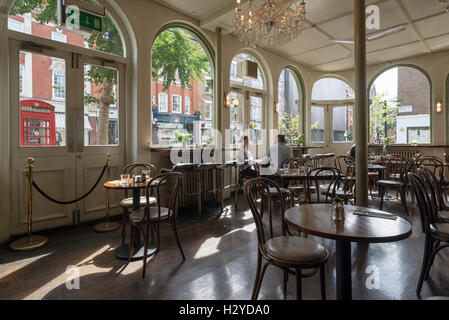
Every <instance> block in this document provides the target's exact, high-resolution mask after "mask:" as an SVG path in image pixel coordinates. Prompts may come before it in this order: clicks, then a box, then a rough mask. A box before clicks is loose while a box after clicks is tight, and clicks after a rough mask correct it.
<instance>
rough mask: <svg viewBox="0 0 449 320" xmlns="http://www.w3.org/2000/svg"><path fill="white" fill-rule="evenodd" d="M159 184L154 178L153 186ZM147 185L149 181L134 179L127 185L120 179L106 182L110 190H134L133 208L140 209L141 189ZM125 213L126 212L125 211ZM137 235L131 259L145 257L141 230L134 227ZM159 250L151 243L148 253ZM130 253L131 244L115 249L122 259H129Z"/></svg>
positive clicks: (148, 254) (152, 253) (151, 253)
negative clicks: (134, 181) (134, 180)
mask: <svg viewBox="0 0 449 320" xmlns="http://www.w3.org/2000/svg"><path fill="white" fill-rule="evenodd" d="M158 184H159V180H153V181H152V182H151V187H156V186H157V185H158ZM146 185H147V181H145V182H138V183H133V182H132V180H131V179H130V180H129V183H128V184H127V185H123V184H121V181H120V180H114V181H108V182H106V183H105V184H104V187H105V188H106V189H110V190H132V192H133V210H139V209H140V190H141V189H144V188H145V187H146ZM123 214H125V213H123ZM134 232H135V237H134V243H133V252H132V255H131V260H133V261H134V260H140V259H142V258H143V254H144V245H143V244H142V243H141V242H140V231H139V229H138V228H137V227H134ZM158 251H159V248H158V247H157V246H156V245H155V244H153V243H150V244H149V245H148V253H147V257H149V256H151V255H154V254H156V253H157V252H158ZM128 255H129V244H122V245H121V246H120V247H118V248H117V249H115V256H116V257H117V258H119V259H122V260H128Z"/></svg>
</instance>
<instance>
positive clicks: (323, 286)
mask: <svg viewBox="0 0 449 320" xmlns="http://www.w3.org/2000/svg"><path fill="white" fill-rule="evenodd" d="M320 282H321V300H326V266H325V265H324V264H323V265H322V266H321V267H320Z"/></svg>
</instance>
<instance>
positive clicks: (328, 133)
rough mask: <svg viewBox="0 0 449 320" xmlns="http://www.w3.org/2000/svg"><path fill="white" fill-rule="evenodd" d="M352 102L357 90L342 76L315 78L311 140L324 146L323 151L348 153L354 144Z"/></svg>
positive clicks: (340, 153)
mask: <svg viewBox="0 0 449 320" xmlns="http://www.w3.org/2000/svg"><path fill="white" fill-rule="evenodd" d="M353 105H354V91H353V90H352V88H351V87H350V86H349V85H348V84H347V83H346V82H344V81H343V80H340V79H336V78H322V79H320V80H318V81H316V82H315V83H314V85H313V90H312V105H311V110H310V124H311V127H310V143H311V144H312V145H314V146H318V147H320V148H323V152H332V153H335V154H336V155H342V154H345V153H346V152H347V151H348V150H349V149H350V147H351V145H352V144H353V134H354V133H353ZM320 152H321V150H320Z"/></svg>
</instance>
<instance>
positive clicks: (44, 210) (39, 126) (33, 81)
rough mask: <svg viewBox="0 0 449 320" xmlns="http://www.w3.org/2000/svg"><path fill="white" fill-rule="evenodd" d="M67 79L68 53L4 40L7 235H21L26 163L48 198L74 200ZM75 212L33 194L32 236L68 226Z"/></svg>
mask: <svg viewBox="0 0 449 320" xmlns="http://www.w3.org/2000/svg"><path fill="white" fill-rule="evenodd" d="M73 79H74V69H73V68H72V55H71V53H68V52H63V51H60V50H54V49H50V48H48V47H45V48H44V47H39V46H36V45H33V44H30V43H25V42H21V41H16V40H10V90H11V94H10V97H11V99H10V106H11V109H10V114H11V160H12V161H11V164H12V168H11V169H12V171H13V172H14V174H13V175H12V176H11V177H12V180H11V191H12V192H11V195H12V197H13V199H12V203H16V204H17V205H13V206H11V210H12V212H11V232H12V234H20V233H24V232H26V227H27V200H28V194H27V190H26V183H27V177H26V175H25V171H26V163H27V159H28V158H29V157H31V158H33V159H34V164H33V166H34V170H33V180H34V182H35V183H36V184H37V185H38V187H39V188H40V189H42V190H43V191H44V192H45V193H46V194H47V195H48V196H50V197H52V198H54V199H56V200H59V201H70V200H73V199H75V198H76V195H77V193H76V159H75V155H74V153H73V152H71V150H72V148H73V142H74V141H73V139H72V137H73V133H74V131H73V129H74V128H73V126H71V125H70V124H71V123H73V121H74V115H75V113H74V112H73V106H74V97H75V94H76V89H75V86H74V85H73V84H74V83H73ZM75 212H76V205H74V204H68V205H61V204H57V203H55V202H50V201H48V200H47V199H46V198H44V197H43V196H42V195H41V194H39V193H38V192H37V191H36V189H34V190H33V230H35V231H38V230H41V229H48V228H56V227H59V226H63V225H68V224H71V223H72V222H73V220H74V216H75Z"/></svg>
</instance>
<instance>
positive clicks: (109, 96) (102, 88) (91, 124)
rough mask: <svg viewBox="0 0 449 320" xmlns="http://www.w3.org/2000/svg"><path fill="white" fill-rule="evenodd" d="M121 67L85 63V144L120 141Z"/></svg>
mask: <svg viewBox="0 0 449 320" xmlns="http://www.w3.org/2000/svg"><path fill="white" fill-rule="evenodd" d="M117 85H118V70H116V69H113V68H106V67H100V66H96V65H93V64H85V65H84V145H85V146H99V145H100V146H103V145H116V144H118V143H119V105H118V94H117Z"/></svg>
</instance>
